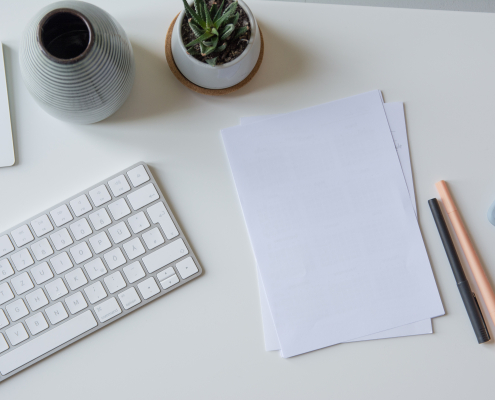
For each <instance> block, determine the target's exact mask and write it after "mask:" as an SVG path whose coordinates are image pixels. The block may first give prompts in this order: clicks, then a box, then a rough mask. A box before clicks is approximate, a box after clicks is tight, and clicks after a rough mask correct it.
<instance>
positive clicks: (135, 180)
mask: <svg viewBox="0 0 495 400" xmlns="http://www.w3.org/2000/svg"><path fill="white" fill-rule="evenodd" d="M127 176H128V177H129V179H130V180H131V183H132V185H133V186H134V187H136V186H139V185H142V184H143V183H144V182H148V181H149V180H150V177H149V176H148V173H147V172H146V169H145V168H144V166H142V165H138V166H137V167H136V168H133V169H131V170H130V171H127Z"/></svg>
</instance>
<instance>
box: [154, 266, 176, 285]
mask: <svg viewBox="0 0 495 400" xmlns="http://www.w3.org/2000/svg"><path fill="white" fill-rule="evenodd" d="M172 275H175V270H174V269H173V268H172V267H168V268H167V269H164V270H163V271H161V272H159V273H158V274H157V275H156V279H158V281H159V282H161V281H164V280H165V279H167V278H170V277H171V276H172Z"/></svg>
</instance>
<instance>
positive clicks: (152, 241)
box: [143, 228, 165, 250]
mask: <svg viewBox="0 0 495 400" xmlns="http://www.w3.org/2000/svg"><path fill="white" fill-rule="evenodd" d="M143 239H144V243H146V246H147V247H148V249H150V250H152V249H154V248H155V247H158V246H160V245H161V244H163V243H165V239H163V236H162V234H161V233H160V230H159V229H158V228H154V229H152V230H150V231H148V232H145V233H143Z"/></svg>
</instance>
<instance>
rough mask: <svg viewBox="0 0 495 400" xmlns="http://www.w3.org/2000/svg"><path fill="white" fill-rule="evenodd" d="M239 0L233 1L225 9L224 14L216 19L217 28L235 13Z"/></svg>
mask: <svg viewBox="0 0 495 400" xmlns="http://www.w3.org/2000/svg"><path fill="white" fill-rule="evenodd" d="M237 4H238V3H237V1H235V2H233V3H231V4H230V5H229V6H228V7H227V8H226V9H225V11H224V13H223V14H222V16H221V17H220V18H218V19H217V20H216V21H215V28H217V29H219V28H220V27H222V25H223V24H225V23H226V22H227V20H228V19H229V18H230V17H231V16H232V15H234V13H235V10H237Z"/></svg>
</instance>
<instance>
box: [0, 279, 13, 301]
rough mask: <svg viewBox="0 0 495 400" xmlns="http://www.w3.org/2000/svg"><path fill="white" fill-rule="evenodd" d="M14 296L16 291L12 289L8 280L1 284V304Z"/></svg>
mask: <svg viewBox="0 0 495 400" xmlns="http://www.w3.org/2000/svg"><path fill="white" fill-rule="evenodd" d="M13 298H14V293H12V290H10V286H9V284H8V283H7V282H5V283H2V284H0V306H1V305H2V304H3V303H6V302H7V301H9V300H12V299H13Z"/></svg>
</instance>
